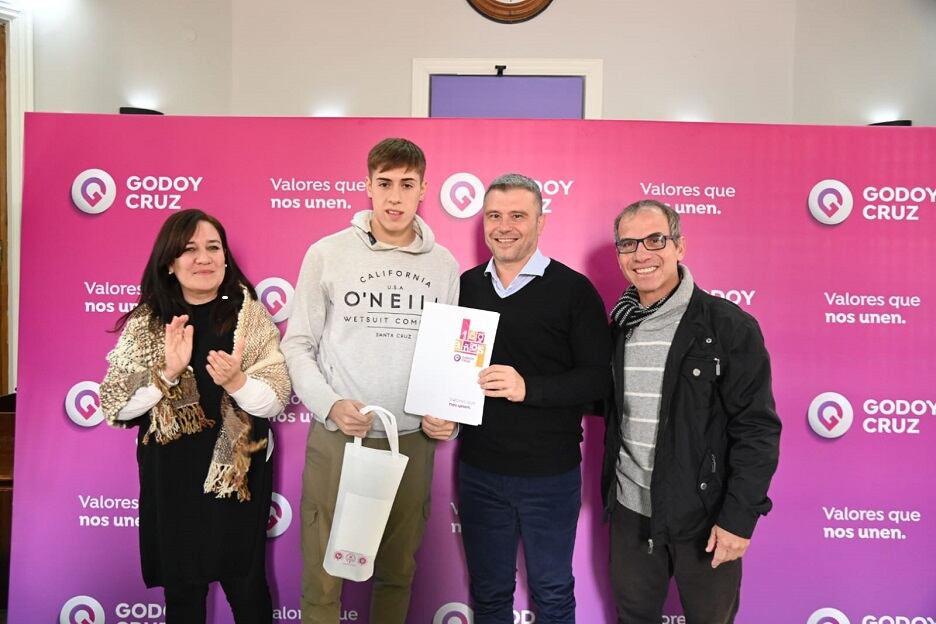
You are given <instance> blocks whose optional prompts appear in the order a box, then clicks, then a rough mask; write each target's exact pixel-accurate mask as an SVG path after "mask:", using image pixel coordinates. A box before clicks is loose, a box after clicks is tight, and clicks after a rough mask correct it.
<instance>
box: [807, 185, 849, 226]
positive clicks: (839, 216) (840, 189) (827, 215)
mask: <svg viewBox="0 0 936 624" xmlns="http://www.w3.org/2000/svg"><path fill="white" fill-rule="evenodd" d="M854 203H855V202H854V199H852V193H851V190H849V188H848V187H847V186H845V184H844V183H843V182H839V181H838V180H833V179H829V180H823V181H822V182H819V183H818V184H816V186H814V187H813V188H812V190H811V191H809V212H810V214H812V216H813V218H814V219H815V220H816V221H818V222H819V223H822V224H825V225H838V224H839V223H841V222H842V221H844V220H845V219H847V218H848V215H850V214H851V211H852V207H853V206H854Z"/></svg>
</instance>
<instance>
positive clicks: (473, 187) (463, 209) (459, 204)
mask: <svg viewBox="0 0 936 624" xmlns="http://www.w3.org/2000/svg"><path fill="white" fill-rule="evenodd" d="M439 200H440V201H441V202H442V208H444V209H445V212H447V213H449V214H450V215H452V216H453V217H455V218H457V219H470V218H471V217H473V216H475V215H476V214H478V211H480V210H481V206H483V205H484V184H482V183H481V180H479V179H478V176H476V175H474V174H472V173H464V172H462V173H453V174H452V175H450V176H449V177H448V179H447V180H446V181H445V183H444V184H443V185H442V191H441V194H440V196H439Z"/></svg>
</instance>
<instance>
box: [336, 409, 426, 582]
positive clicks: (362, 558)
mask: <svg viewBox="0 0 936 624" xmlns="http://www.w3.org/2000/svg"><path fill="white" fill-rule="evenodd" d="M361 412H362V413H364V414H367V413H368V412H374V414H376V415H377V417H378V418H380V420H381V422H383V425H384V430H385V431H386V432H387V439H388V440H389V441H390V450H389V451H384V450H381V449H374V448H368V447H366V446H363V445H362V444H361V438H354V442H353V443H352V442H348V443H347V444H345V452H344V461H343V462H342V464H341V481H340V482H339V483H338V501H337V503H336V505H335V517H334V518H333V519H332V527H331V533H330V534H329V536H328V546H327V547H326V548H325V561H324V566H325V571H326V572H328V573H329V574H331V575H332V576H339V577H341V578H345V579H349V580H351V581H366V580H367V579H369V578H370V577H371V576H372V575H373V574H374V558H375V557H376V556H377V548H378V547H379V546H380V540H381V538H382V537H383V533H384V529H385V528H386V526H387V518H389V517H390V507H392V506H393V499H394V498H396V493H397V489H398V488H399V487H400V480H401V479H402V478H403V471H404V470H405V469H406V462H407V461H409V458H408V457H406V455H400V439H399V434H398V433H397V424H396V418H395V417H394V416H393V414H391V413H390V412H388V411H387V410H385V409H384V408H382V407H378V406H376V405H368V406H367V407H364V408H362V409H361Z"/></svg>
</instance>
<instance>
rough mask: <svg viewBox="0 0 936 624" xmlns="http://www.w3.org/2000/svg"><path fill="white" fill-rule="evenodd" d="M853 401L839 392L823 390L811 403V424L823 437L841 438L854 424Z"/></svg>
mask: <svg viewBox="0 0 936 624" xmlns="http://www.w3.org/2000/svg"><path fill="white" fill-rule="evenodd" d="M854 417H855V413H854V410H852V406H851V403H849V402H848V399H846V398H845V397H844V396H842V395H841V394H839V393H838V392H823V393H822V394H820V395H819V396H817V397H816V398H815V399H813V400H812V403H810V404H809V426H810V427H812V430H813V431H815V432H816V433H817V434H819V435H820V436H822V437H823V438H830V439H831V438H840V437H842V436H843V435H845V432H846V431H848V429H849V427H851V425H852V421H853V420H854Z"/></svg>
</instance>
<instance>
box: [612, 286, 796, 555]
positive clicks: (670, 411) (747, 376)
mask: <svg viewBox="0 0 936 624" xmlns="http://www.w3.org/2000/svg"><path fill="white" fill-rule="evenodd" d="M613 329H614V353H613V355H612V358H613V359H612V369H613V376H614V395H615V396H614V400H613V401H612V400H609V401H608V402H607V405H608V409H607V410H606V412H607V413H606V415H605V416H606V433H605V457H604V467H603V470H602V475H601V486H602V487H601V490H602V492H603V495H604V504H605V510H606V511H610V510H611V508H612V507H613V505H614V503H615V500H616V495H617V474H616V471H615V466H616V464H617V460H618V453H619V452H620V449H621V435H620V423H621V413H622V399H623V397H622V393H623V390H622V387H623V375H622V364H623V361H624V332H623V331H621V330H619V329H617V328H613ZM662 395H663V396H662V399H661V402H660V422H659V426H658V429H657V438H656V451H655V456H654V463H653V466H654V468H653V476H652V479H651V481H650V498H651V506H652V517H651V519H650V535H646V536H641V537H642V538H649V539H652V540H653V543H655V544H660V543H665V542H671V541H689V540H693V539H697V538H699V537H702V536H705V537H707V536H708V533H709V532H710V531H711V528H712V525H713V524H717V525H718V526H720V527H721V528H723V529H725V530H726V531H730V532H731V533H734V534H735V535H739V536H741V537H745V538H750V537H751V534H752V533H753V532H754V525H755V524H756V523H757V519H758V517H759V516H761V515H764V514H766V513H767V512H768V511H770V508H771V505H772V503H771V502H770V499H769V498H767V487H768V486H769V485H770V479H771V477H772V476H773V473H774V471H775V470H776V468H777V458H778V455H779V450H780V449H779V447H780V419H779V418H778V417H777V412H776V408H775V405H774V399H773V392H772V391H771V385H770V358H769V356H768V355H767V350H766V348H765V347H764V338H763V335H762V334H761V331H760V327H759V326H758V324H757V321H756V320H754V317H752V316H751V315H750V314H748V313H746V312H744V311H743V310H741V308H739V307H738V306H736V305H735V304H733V303H731V302H729V301H725V300H724V299H720V298H718V297H713V296H712V295H710V294H708V293H706V292H705V291H703V290H701V289H700V288H699V287H698V286H696V287H695V288H694V289H693V292H692V296H691V298H690V299H689V306H688V308H687V309H686V312H685V314H684V315H683V318H682V320H681V321H680V322H679V326H678V327H677V329H676V335H675V336H674V337H673V343H672V346H671V347H670V350H669V355H668V356H667V358H666V367H665V370H664V372H663V388H662Z"/></svg>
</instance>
